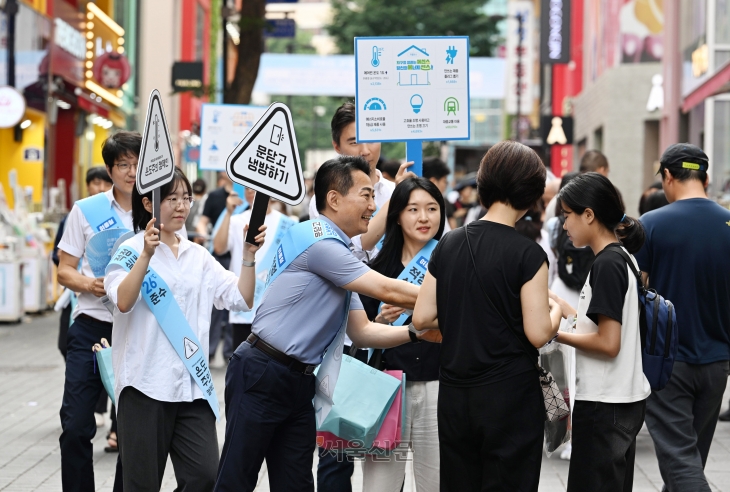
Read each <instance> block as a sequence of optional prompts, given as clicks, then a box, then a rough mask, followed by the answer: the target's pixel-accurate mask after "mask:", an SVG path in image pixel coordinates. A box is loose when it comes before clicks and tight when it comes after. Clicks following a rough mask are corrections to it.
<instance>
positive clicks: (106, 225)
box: [96, 217, 117, 232]
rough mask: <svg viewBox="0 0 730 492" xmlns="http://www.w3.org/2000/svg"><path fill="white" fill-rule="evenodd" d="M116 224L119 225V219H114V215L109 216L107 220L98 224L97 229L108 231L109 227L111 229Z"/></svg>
mask: <svg viewBox="0 0 730 492" xmlns="http://www.w3.org/2000/svg"><path fill="white" fill-rule="evenodd" d="M115 225H117V221H116V220H114V217H109V218H108V219H107V220H105V221H104V222H102V223H101V224H99V225H98V226H96V229H97V230H98V231H99V232H101V231H106V230H107V229H111V228H112V227H114V226H115Z"/></svg>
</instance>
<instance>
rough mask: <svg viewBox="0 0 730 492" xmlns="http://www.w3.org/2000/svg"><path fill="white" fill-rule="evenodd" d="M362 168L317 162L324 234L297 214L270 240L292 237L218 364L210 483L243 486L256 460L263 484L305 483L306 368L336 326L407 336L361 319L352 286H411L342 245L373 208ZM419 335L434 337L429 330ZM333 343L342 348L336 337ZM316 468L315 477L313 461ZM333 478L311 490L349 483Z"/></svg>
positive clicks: (370, 338)
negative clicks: (215, 454)
mask: <svg viewBox="0 0 730 492" xmlns="http://www.w3.org/2000/svg"><path fill="white" fill-rule="evenodd" d="M371 172H372V167H371V165H370V164H369V163H368V162H367V161H365V160H364V159H363V158H361V157H352V156H343V157H339V158H337V159H331V160H329V161H327V162H325V163H324V164H322V167H320V168H319V170H318V171H317V176H316V178H315V183H314V188H315V197H316V203H317V209H318V210H319V212H320V213H321V215H320V218H319V221H318V222H317V224H318V225H320V226H322V227H323V228H324V229H325V230H326V231H327V235H324V234H323V235H318V236H317V238H315V237H314V234H313V231H317V230H318V228H315V223H313V222H306V223H303V224H298V225H295V226H293V227H292V228H291V229H289V231H288V232H287V235H288V238H286V237H285V239H284V240H283V241H282V243H281V244H280V247H281V246H282V245H284V244H289V245H291V244H292V243H291V242H288V241H300V242H299V244H300V245H301V246H300V248H294V247H293V246H291V247H287V248H286V249H283V250H282V251H283V253H282V258H284V262H283V263H282V264H280V265H279V268H278V269H277V271H276V272H275V277H274V278H273V280H272V283H271V284H270V285H269V287H268V288H267V289H266V291H265V293H264V296H263V299H262V301H261V305H260V306H259V308H258V310H257V312H256V318H255V319H254V322H253V325H252V327H251V331H252V334H251V336H250V337H249V338H248V340H247V341H246V342H245V343H243V344H241V345H240V346H239V347H238V348H237V349H236V351H235V353H234V354H233V357H232V358H231V362H230V364H229V366H228V370H227V371H226V393H225V401H226V406H225V408H226V441H225V444H224V445H223V452H222V455H221V460H220V467H219V470H218V480H217V482H216V488H215V490H216V491H219V492H223V491H252V490H253V489H254V488H255V487H256V484H257V482H258V477H259V471H260V469H261V465H262V464H263V461H264V460H266V466H267V469H268V476H269V483H270V488H271V490H272V491H273V492H279V491H290V490H308V491H311V490H314V480H313V477H312V461H313V453H314V447H315V445H316V439H315V438H316V420H315V409H314V406H313V403H312V402H313V398H314V396H315V387H316V385H317V384H318V383H317V380H316V379H315V376H314V375H313V371H314V369H315V367H316V366H317V365H319V364H321V363H322V360H323V358H324V352H325V350H326V349H327V347H328V346H329V345H330V344H331V343H332V342H333V341H334V340H335V339H337V340H338V341H339V340H342V338H340V336H341V335H340V334H341V333H342V330H343V329H344V328H345V327H346V330H347V332H348V333H349V334H350V336H351V337H352V340H353V341H354V342H355V343H356V344H357V345H358V346H361V347H372V348H375V349H377V348H381V349H382V348H391V347H394V346H397V345H401V344H404V343H408V342H410V341H411V336H410V334H412V333H411V332H410V331H409V329H408V328H406V327H404V326H387V325H381V324H377V323H371V322H369V321H368V319H367V316H366V315H365V312H364V311H363V307H362V303H361V301H360V298H359V296H358V295H357V293H360V294H364V295H368V296H371V297H377V298H380V299H381V300H382V301H383V302H387V303H389V304H393V305H396V306H399V307H403V308H406V309H409V308H412V307H413V304H414V303H415V301H416V297H417V295H418V287H416V286H414V285H412V284H410V283H409V282H403V281H400V280H395V279H390V278H387V277H385V276H383V275H380V274H379V273H377V272H373V271H372V270H370V269H369V268H368V267H367V266H366V265H365V264H363V263H362V262H361V261H360V260H359V259H357V258H356V257H355V256H354V254H353V252H352V251H351V249H350V248H351V247H352V243H351V242H350V238H351V237H353V236H356V235H358V234H362V233H364V232H366V231H367V229H368V223H369V221H370V220H369V218H370V216H371V215H372V213H373V212H374V211H375V202H374V199H373V184H372V177H371V175H370V173H371ZM315 234H316V232H315ZM319 238H322V239H323V240H319V241H316V239H319ZM325 238H326V239H325ZM314 241H316V242H314ZM302 250H303V251H302ZM277 272H278V273H277ZM348 292H351V293H352V294H348ZM313 313H316V315H313ZM409 333H410V334H409ZM420 336H421V337H422V339H426V340H431V341H438V340H439V339H440V337H439V333H438V332H436V331H434V330H431V331H429V332H426V333H423V334H421V335H420ZM333 350H335V352H334V354H341V353H342V352H341V351H340V350H341V346H337V347H333ZM337 357H338V356H337V355H335V356H334V358H333V359H328V360H333V362H335V361H336V360H337ZM337 363H339V362H335V364H337ZM332 374H334V372H333V373H332ZM333 377H334V376H333ZM326 454H329V453H326ZM320 463H321V461H320ZM347 463H349V464H350V467H352V463H351V462H347ZM318 475H319V477H318V481H320V480H321V478H322V476H321V469H320V470H319V473H318ZM338 484H339V485H340V486H341V487H342V488H335V487H334V486H333V485H332V484H329V485H328V486H327V487H326V488H324V487H320V486H319V485H318V487H317V490H320V491H324V490H347V489H349V488H351V482H350V478H349V476H348V477H347V479H346V480H342V481H340V482H338Z"/></svg>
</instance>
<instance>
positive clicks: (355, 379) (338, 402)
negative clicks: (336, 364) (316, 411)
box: [317, 355, 401, 449]
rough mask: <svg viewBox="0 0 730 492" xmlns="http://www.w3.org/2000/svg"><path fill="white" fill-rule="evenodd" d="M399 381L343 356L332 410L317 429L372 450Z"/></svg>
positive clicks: (397, 388) (399, 386)
mask: <svg viewBox="0 0 730 492" xmlns="http://www.w3.org/2000/svg"><path fill="white" fill-rule="evenodd" d="M400 388H401V381H399V380H397V379H396V378H394V377H393V376H390V375H388V374H385V373H384V372H381V371H378V370H377V369H374V368H372V367H370V366H368V365H366V364H363V363H362V362H360V361H359V360H357V359H353V358H352V357H349V356H347V355H344V356H343V357H342V366H341V369H340V375H339V377H338V379H337V386H335V392H334V395H333V398H332V400H333V401H334V406H333V407H332V410H331V411H330V413H329V414H328V415H327V417H326V418H325V419H324V422H322V425H321V426H320V427H319V428H318V429H317V430H318V431H322V432H330V433H332V434H334V435H335V436H337V437H339V438H340V439H343V440H344V441H348V442H357V443H358V444H360V443H362V447H364V448H365V449H368V448H370V447H372V444H373V440H374V439H375V436H376V435H377V434H378V431H379V430H380V426H381V425H382V424H383V420H384V419H385V416H386V414H387V413H388V410H390V407H391V405H392V404H393V400H394V399H395V396H396V393H397V391H398V390H399V389H400Z"/></svg>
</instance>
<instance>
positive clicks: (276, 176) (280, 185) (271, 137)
mask: <svg viewBox="0 0 730 492" xmlns="http://www.w3.org/2000/svg"><path fill="white" fill-rule="evenodd" d="M226 171H227V172H228V176H230V178H231V180H233V181H234V182H235V183H239V184H242V185H243V186H246V187H249V188H251V189H254V190H256V191H260V192H261V193H264V194H266V195H269V196H270V197H272V198H276V199H277V200H281V201H282V202H284V203H288V204H289V205H298V204H299V203H301V202H302V200H303V199H304V195H305V193H306V189H305V187H304V176H303V174H302V166H301V164H300V162H299V152H298V151H297V137H296V135H294V125H293V124H292V117H291V113H290V112H289V108H288V107H286V105H285V104H282V103H278V102H276V103H274V104H272V105H271V106H269V108H268V109H267V110H266V112H265V113H264V115H263V116H262V117H261V119H259V120H258V121H257V122H256V124H255V125H254V126H253V128H251V130H250V131H249V132H248V133H247V134H246V136H245V137H243V140H241V142H240V143H239V144H238V145H237V146H236V148H235V149H234V151H233V152H231V155H229V156H228V159H227V160H226Z"/></svg>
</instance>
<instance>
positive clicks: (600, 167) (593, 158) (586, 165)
mask: <svg viewBox="0 0 730 492" xmlns="http://www.w3.org/2000/svg"><path fill="white" fill-rule="evenodd" d="M578 172H579V173H581V174H582V173H598V174H601V175H603V176H605V177H608V172H609V167H608V159H606V156H605V155H603V154H602V153H601V152H599V151H597V150H589V151H588V152H586V153H585V154H583V157H581V159H580V167H579V169H578ZM562 186H565V185H564V183H563V182H561V187H562ZM617 191H618V190H617ZM619 194H620V193H619ZM557 209H558V206H557V197H555V196H554V197H553V198H552V200H550V203H548V205H547V207H546V208H545V221H544V223H543V227H547V225H548V224H549V223H550V219H552V218H553V217H556V216H557V215H560V214H556V212H555V211H556V210H557Z"/></svg>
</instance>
